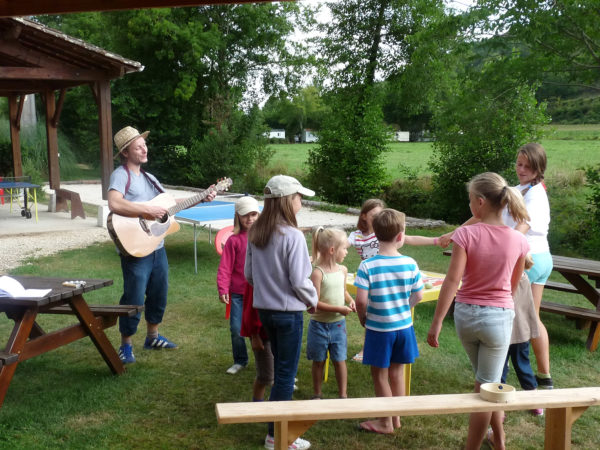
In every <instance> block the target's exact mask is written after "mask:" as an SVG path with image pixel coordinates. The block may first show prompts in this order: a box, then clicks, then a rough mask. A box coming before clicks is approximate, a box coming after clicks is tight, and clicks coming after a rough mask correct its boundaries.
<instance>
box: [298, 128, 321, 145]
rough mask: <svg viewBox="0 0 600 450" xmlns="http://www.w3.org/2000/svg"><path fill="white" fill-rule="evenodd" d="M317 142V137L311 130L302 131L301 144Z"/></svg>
mask: <svg viewBox="0 0 600 450" xmlns="http://www.w3.org/2000/svg"><path fill="white" fill-rule="evenodd" d="M318 140H319V136H317V133H316V132H315V131H313V130H309V129H308V128H307V129H304V130H302V137H301V142H309V143H310V142H317V141H318Z"/></svg>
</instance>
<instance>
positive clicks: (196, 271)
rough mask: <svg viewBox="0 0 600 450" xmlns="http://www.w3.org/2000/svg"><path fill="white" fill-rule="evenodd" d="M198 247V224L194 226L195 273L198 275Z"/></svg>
mask: <svg viewBox="0 0 600 450" xmlns="http://www.w3.org/2000/svg"><path fill="white" fill-rule="evenodd" d="M196 245H197V244H196V224H194V272H195V273H198V250H197V249H196Z"/></svg>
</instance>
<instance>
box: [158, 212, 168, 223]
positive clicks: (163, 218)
mask: <svg viewBox="0 0 600 450" xmlns="http://www.w3.org/2000/svg"><path fill="white" fill-rule="evenodd" d="M168 220H169V215H168V214H165V215H164V216H162V217H161V218H160V219H157V222H160V223H165V222H167V221H168Z"/></svg>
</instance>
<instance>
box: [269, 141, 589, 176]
mask: <svg viewBox="0 0 600 450" xmlns="http://www.w3.org/2000/svg"><path fill="white" fill-rule="evenodd" d="M598 134H599V135H600V131H598ZM542 145H543V146H544V148H545V149H546V151H547V154H548V170H547V175H548V177H550V178H551V177H552V176H555V175H559V176H563V175H564V174H565V173H566V172H571V171H574V170H576V169H580V168H582V167H584V166H587V165H596V164H600V140H585V139H580V140H576V139H573V140H564V139H545V140H543V141H542ZM314 146H315V144H277V145H270V147H271V148H272V149H273V150H275V154H274V156H273V159H272V160H271V164H270V165H271V166H272V167H278V168H281V169H282V170H287V173H290V174H296V175H301V174H302V173H305V172H306V171H307V167H306V160H307V158H308V151H309V149H310V148H313V147H314ZM432 154H433V144H432V143H429V142H397V143H392V144H390V151H389V152H388V153H386V154H385V155H384V158H385V166H386V168H387V171H388V178H389V179H390V180H393V179H397V178H401V177H403V174H402V172H401V165H403V166H406V167H409V168H410V169H412V170H415V171H416V172H417V174H418V175H421V176H422V175H431V171H430V170H429V167H428V166H427V163H428V162H429V160H430V158H431V155H432ZM515 154H516V149H515Z"/></svg>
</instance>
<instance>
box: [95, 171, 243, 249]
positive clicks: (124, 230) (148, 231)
mask: <svg viewBox="0 0 600 450" xmlns="http://www.w3.org/2000/svg"><path fill="white" fill-rule="evenodd" d="M232 184H233V181H231V178H224V179H222V180H219V181H218V182H217V184H215V185H214V186H211V187H209V188H208V189H206V190H205V191H203V192H200V193H199V194H197V195H194V196H192V197H190V198H187V199H185V200H184V201H182V202H180V203H177V202H176V201H175V199H174V198H173V197H172V196H171V195H169V194H166V193H163V194H159V195H157V196H156V197H154V198H153V199H152V200H150V201H147V202H140V203H141V204H145V205H151V206H162V207H163V208H165V209H166V210H167V211H168V212H167V214H165V215H164V216H163V217H161V218H160V219H147V218H144V217H126V216H121V215H119V214H115V213H112V212H111V213H110V214H109V215H108V218H107V220H106V226H107V228H108V233H109V234H110V237H111V238H112V240H113V241H114V243H115V245H116V246H117V247H118V249H119V250H120V251H121V253H124V254H127V255H129V256H135V257H138V258H141V257H143V256H148V255H149V254H150V253H152V252H153V251H154V250H156V247H158V245H159V244H160V242H161V241H162V240H163V239H164V238H165V237H166V236H168V235H169V234H172V233H175V232H176V231H179V228H180V227H179V224H178V223H177V221H176V220H175V218H174V216H175V214H177V213H178V212H179V211H182V210H184V209H187V208H189V207H190V206H193V205H195V204H196V203H199V202H201V201H202V200H204V199H205V198H206V197H207V196H208V194H210V193H211V192H223V191H226V190H227V189H229V187H230V186H231V185H232Z"/></svg>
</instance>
